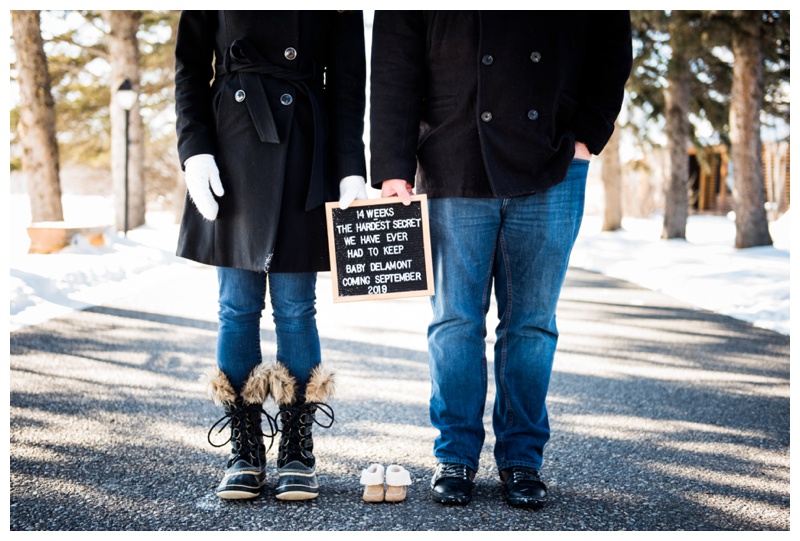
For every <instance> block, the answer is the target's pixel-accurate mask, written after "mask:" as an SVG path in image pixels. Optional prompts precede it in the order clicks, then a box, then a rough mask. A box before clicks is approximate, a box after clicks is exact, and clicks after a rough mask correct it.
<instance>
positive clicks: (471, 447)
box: [428, 160, 589, 471]
mask: <svg viewBox="0 0 800 541" xmlns="http://www.w3.org/2000/svg"><path fill="white" fill-rule="evenodd" d="M588 167H589V162H588V161H585V160H573V162H572V165H571V166H570V169H569V172H568V174H567V177H566V179H565V180H564V181H563V182H561V183H560V184H557V185H556V186H554V187H552V188H550V189H548V190H546V191H543V192H541V193H536V194H533V195H529V196H523V197H513V198H505V199H503V198H488V199H482V198H479V199H473V198H444V199H431V200H430V201H429V202H428V205H429V215H430V227H431V247H432V255H433V266H434V285H435V295H434V296H433V297H432V298H431V304H432V307H433V319H432V321H431V324H430V326H429V327H428V350H429V355H430V370H431V381H432V389H431V399H430V416H431V422H432V423H433V426H434V427H435V428H436V429H438V431H439V436H438V437H437V438H436V440H435V442H434V455H435V456H436V458H437V460H438V461H440V462H456V463H460V464H465V465H467V466H469V467H470V468H472V469H473V470H475V471H477V469H478V462H479V458H480V453H481V448H482V446H483V442H484V428H483V409H484V405H485V403H486V394H487V363H486V344H485V338H486V314H487V312H488V310H489V304H490V295H491V292H492V285H494V290H495V298H496V301H497V310H498V318H499V325H498V327H497V329H496V334H497V341H496V344H495V348H494V378H495V386H496V396H495V401H494V412H493V422H492V424H493V428H494V433H495V438H496V444H495V449H494V454H495V460H496V461H497V466H498V468H499V469H504V468H508V467H510V466H526V467H530V468H536V469H539V468H541V466H542V456H543V452H544V446H545V444H546V443H547V441H548V440H549V438H550V425H549V422H548V418H547V408H546V406H545V398H546V396H547V390H548V386H549V384H550V373H551V371H552V366H553V357H554V354H555V349H556V341H557V339H558V330H557V329H556V316H555V311H556V304H557V302H558V297H559V294H560V291H561V286H562V284H563V283H564V277H565V275H566V271H567V265H568V262H569V256H570V252H571V251H572V246H573V245H574V243H575V239H576V237H577V235H578V230H579V228H580V224H581V219H582V217H583V206H584V193H585V185H586V174H587V172H588Z"/></svg>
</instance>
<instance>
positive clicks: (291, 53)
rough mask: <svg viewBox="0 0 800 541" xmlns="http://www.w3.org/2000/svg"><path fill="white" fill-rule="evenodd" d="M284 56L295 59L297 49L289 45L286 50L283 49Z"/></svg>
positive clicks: (287, 58)
mask: <svg viewBox="0 0 800 541" xmlns="http://www.w3.org/2000/svg"><path fill="white" fill-rule="evenodd" d="M283 56H285V57H286V60H294V59H295V58H297V50H295V48H294V47H287V48H286V50H285V51H283Z"/></svg>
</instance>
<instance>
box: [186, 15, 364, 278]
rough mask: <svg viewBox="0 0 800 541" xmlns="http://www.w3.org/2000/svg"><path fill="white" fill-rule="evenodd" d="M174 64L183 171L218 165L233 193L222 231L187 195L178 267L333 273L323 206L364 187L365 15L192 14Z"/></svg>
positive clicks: (225, 200)
mask: <svg viewBox="0 0 800 541" xmlns="http://www.w3.org/2000/svg"><path fill="white" fill-rule="evenodd" d="M175 59H176V66H175V102H176V113H177V124H176V126H177V132H178V154H179V157H180V161H181V164H183V163H184V162H185V161H186V159H187V158H189V157H191V156H194V155H197V154H212V155H213V156H214V158H215V160H216V163H217V166H218V167H219V170H220V178H221V180H222V185H223V187H224V189H225V194H224V195H223V196H222V197H219V198H217V200H218V203H219V212H218V215H217V219H216V220H214V221H208V220H206V219H204V218H203V217H202V216H201V214H200V213H199V212H198V211H197V209H196V208H195V206H194V204H193V203H191V201H190V199H189V198H188V194H187V199H186V205H185V210H184V214H183V218H182V221H181V230H180V235H179V241H178V250H177V253H178V255H179V256H182V257H186V258H188V259H192V260H195V261H199V262H201V263H206V264H210V265H215V266H224V267H236V268H241V269H247V270H253V271H261V272H267V271H271V272H309V271H322V270H328V269H329V268H330V266H329V261H328V248H327V229H326V227H325V215H324V206H323V203H324V202H325V201H332V200H336V199H337V198H338V195H339V189H338V184H339V180H341V179H342V178H344V177H346V176H349V175H360V176H366V164H365V159H364V144H363V140H362V135H363V130H364V109H365V101H366V100H365V83H366V75H365V72H366V66H365V52H364V26H363V18H362V14H361V12H358V11H355V12H335V11H331V12H317V11H184V12H183V13H182V14H181V18H180V23H179V26H178V36H177V43H176V50H175Z"/></svg>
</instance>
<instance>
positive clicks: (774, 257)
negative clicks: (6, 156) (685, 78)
mask: <svg viewBox="0 0 800 541" xmlns="http://www.w3.org/2000/svg"><path fill="white" fill-rule="evenodd" d="M10 203H11V205H10V206H11V209H12V212H11V250H10V251H11V257H10V267H11V269H10V315H11V319H10V323H11V324H10V330H11V331H14V330H16V329H19V328H22V327H24V326H26V325H31V324H36V323H39V322H41V321H45V320H47V319H49V318H51V317H55V316H58V315H63V314H65V313H67V312H69V311H70V310H74V309H79V308H82V307H86V306H90V305H94V304H99V303H101V302H103V301H104V300H105V301H107V300H110V299H113V298H114V297H115V296H120V295H122V294H128V293H130V292H131V291H132V290H133V289H134V288H145V287H147V284H148V283H151V281H152V280H158V279H163V277H164V273H171V272H177V271H179V270H180V269H181V267H183V266H185V265H191V264H192V263H190V262H187V261H185V260H182V259H180V258H177V257H175V255H174V251H175V245H176V241H177V234H178V226H177V225H175V224H174V223H173V220H172V216H171V215H170V214H169V213H165V212H161V213H157V212H151V213H149V214H148V217H147V225H145V226H142V227H140V228H137V229H135V230H133V231H130V232H129V234H128V237H127V238H126V237H121V236H118V235H116V234H114V233H113V232H111V231H110V230H109V232H108V234H107V240H108V244H107V245H106V246H102V247H93V246H89V245H86V244H84V245H81V244H78V245H75V246H70V247H68V248H65V249H64V250H62V251H61V252H59V253H57V254H47V255H34V254H27V249H28V244H29V241H28V238H27V233H26V230H25V226H26V224H27V223H28V222H29V220H30V217H29V215H27V214H26V212H25V209H27V208H28V202H27V196H24V195H16V194H15V195H12V196H11V201H10ZM112 208H113V205H112V204H111V201H110V199H109V198H103V197H99V196H64V211H65V217H66V218H67V219H68V220H69V219H72V217H74V218H78V217H80V218H81V220H82V221H83V220H87V219H89V218H92V220H91V221H93V222H94V223H111V215H110V210H109V209H112ZM789 220H790V216H789V214H788V213H787V214H786V215H784V217H783V218H782V219H781V220H779V221H777V222H775V223H773V224H772V225H771V232H772V234H773V239H774V240H775V246H773V247H769V248H752V249H748V250H735V249H734V248H733V238H734V234H735V227H734V224H733V222H732V221H731V220H729V219H728V218H726V217H721V216H692V217H690V218H689V225H688V228H687V240H686V241H664V240H661V239H660V238H659V236H660V233H661V219H660V218H659V217H653V218H648V219H634V218H628V219H625V220H624V221H623V228H624V229H623V230H622V231H618V232H614V233H601V232H600V218H599V217H596V216H587V217H586V218H585V219H584V225H583V227H582V229H581V234H580V236H579V239H578V242H577V244H576V246H575V249H574V251H573V254H572V260H571V264H572V265H573V266H576V267H581V268H585V269H588V270H593V271H597V272H600V273H603V274H606V275H608V276H613V277H616V278H622V279H625V280H629V281H631V282H633V283H635V284H638V285H641V286H643V287H646V288H650V289H654V290H657V291H661V292H663V293H665V294H667V295H670V296H672V297H675V298H677V299H680V300H682V301H684V302H686V303H688V304H691V305H694V306H697V307H700V308H704V309H707V310H712V311H714V312H718V313H722V314H727V315H730V316H732V317H735V318H738V319H742V320H745V321H750V322H752V323H753V324H755V325H758V326H760V327H764V328H768V329H772V330H775V331H777V332H780V333H783V334H789V333H790V318H789V275H790V272H789V252H790V249H789Z"/></svg>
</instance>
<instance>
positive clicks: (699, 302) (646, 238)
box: [570, 212, 791, 335]
mask: <svg viewBox="0 0 800 541" xmlns="http://www.w3.org/2000/svg"><path fill="white" fill-rule="evenodd" d="M790 214H791V212H787V213H786V214H784V215H783V216H782V217H781V218H780V219H779V220H777V221H775V222H773V223H771V224H770V233H771V234H772V238H773V243H774V244H773V246H770V247H759V248H748V249H744V250H737V249H735V248H734V247H733V244H734V238H735V235H736V227H735V224H734V222H733V220H732V219H730V218H728V217H726V216H690V217H689V221H688V224H687V227H686V240H663V239H661V238H660V236H661V228H662V220H663V219H662V217H660V216H654V217H652V218H647V219H637V218H625V219H623V222H622V227H623V229H622V231H616V232H611V233H602V232H600V227H601V222H602V220H601V218H600V217H592V216H590V217H586V218H585V219H584V224H583V227H582V228H581V233H580V235H579V237H578V241H577V243H576V245H575V248H574V250H573V252H572V258H571V259H570V264H571V265H572V266H575V267H581V268H584V269H588V270H593V271H597V272H600V273H602V274H605V275H607V276H613V277H615V278H622V279H624V280H628V281H630V282H633V283H635V284H638V285H640V286H643V287H646V288H648V289H653V290H656V291H660V292H662V293H665V294H667V295H669V296H671V297H673V298H675V299H679V300H681V301H684V302H686V303H688V304H691V305H693V306H696V307H699V308H704V309H706V310H710V311H712V312H717V313H719V314H725V315H728V316H731V317H734V318H737V319H741V320H744V321H749V322H751V323H753V324H754V325H756V326H758V327H763V328H766V329H772V330H774V331H777V332H780V333H782V334H787V335H788V334H790V332H789V330H790V329H789V327H790V318H789V276H790V271H789V253H790V240H789V223H790V219H791V217H790Z"/></svg>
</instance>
